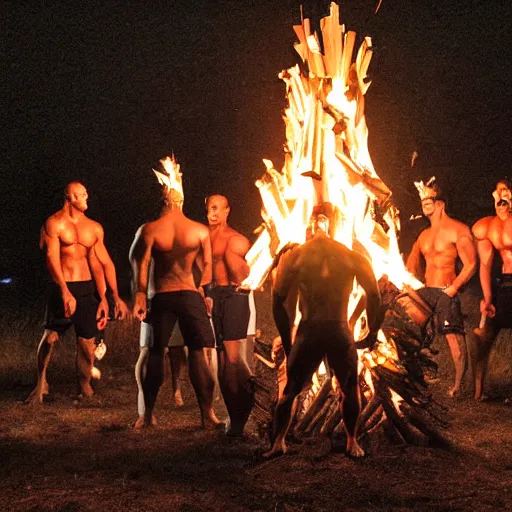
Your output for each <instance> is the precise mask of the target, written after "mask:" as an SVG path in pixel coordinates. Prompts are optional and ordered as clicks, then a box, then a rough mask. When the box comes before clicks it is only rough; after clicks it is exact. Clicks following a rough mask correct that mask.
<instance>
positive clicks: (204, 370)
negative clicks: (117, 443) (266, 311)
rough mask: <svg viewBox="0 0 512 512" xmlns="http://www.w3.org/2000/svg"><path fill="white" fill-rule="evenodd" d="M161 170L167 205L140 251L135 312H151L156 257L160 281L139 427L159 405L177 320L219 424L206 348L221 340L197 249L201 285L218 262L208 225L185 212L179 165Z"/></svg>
mask: <svg viewBox="0 0 512 512" xmlns="http://www.w3.org/2000/svg"><path fill="white" fill-rule="evenodd" d="M155 172H156V171H155ZM158 174H160V175H161V176H159V180H161V183H163V184H164V208H163V210H162V214H161V215H160V217H159V218H158V219H157V220H155V221H153V222H148V223H147V224H145V225H144V226H143V228H142V231H141V233H140V235H139V238H140V244H141V248H142V250H141V255H136V257H135V263H136V267H137V272H136V273H137V292H136V295H135V304H134V308H133V313H134V315H135V316H136V317H137V318H138V319H139V320H140V321H143V320H144V319H145V318H146V315H147V313H148V304H147V293H148V283H149V264H150V262H151V259H153V262H154V285H155V295H154V297H153V299H152V300H151V312H150V316H149V321H150V323H151V325H152V327H153V345H152V346H151V347H150V348H149V354H148V361H147V369H146V374H145V375H144V378H143V381H142V388H143V391H144V403H145V412H144V416H143V418H139V420H138V421H137V423H136V424H135V428H140V427H143V426H150V425H152V417H153V410H154V407H155V403H156V399H157V395H158V391H159V389H160V386H161V385H162V382H163V377H164V351H165V347H166V346H167V343H168V341H169V337H170V336H171V333H172V331H173V329H174V326H175V324H176V321H178V322H179V325H180V329H181V332H182V334H183V338H184V340H185V344H186V345H187V346H188V349H189V357H188V360H189V376H190V380H191V382H192V386H193V388H194V391H195V393H196V396H197V400H198V403H199V408H200V411H201V423H202V426H203V427H207V428H210V427H215V426H216V425H222V424H221V422H220V421H219V420H218V419H217V417H216V416H215V413H214V412H213V407H212V403H213V389H214V380H213V377H212V375H211V373H210V370H209V368H208V364H207V361H206V356H205V353H204V351H203V348H204V347H213V346H214V345H215V340H214V336H213V332H212V329H211V326H210V322H209V319H208V313H207V310H206V304H205V300H204V296H202V289H201V288H200V289H199V290H198V289H197V288H196V286H195V283H194V276H193V271H192V268H193V265H194V261H195V259H196V257H197V255H198V254H201V255H202V268H203V275H202V279H201V285H207V284H210V282H211V268H212V262H211V246H210V238H209V236H208V229H207V228H206V227H205V226H203V225H202V224H199V223H197V222H194V221H192V220H190V219H188V218H187V217H185V215H184V214H183V212H182V207H183V189H182V186H181V173H180V172H179V166H177V172H176V175H175V176H170V175H163V174H162V173H157V176H158ZM135 243H139V241H138V240H136V241H135Z"/></svg>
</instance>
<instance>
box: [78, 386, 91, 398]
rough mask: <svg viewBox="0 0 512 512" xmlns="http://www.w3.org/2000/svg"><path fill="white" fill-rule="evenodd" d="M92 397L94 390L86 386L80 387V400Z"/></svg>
mask: <svg viewBox="0 0 512 512" xmlns="http://www.w3.org/2000/svg"><path fill="white" fill-rule="evenodd" d="M93 395H94V389H92V387H91V386H90V385H89V384H87V385H86V386H82V387H81V389H80V396H81V397H82V398H91V397H92V396H93Z"/></svg>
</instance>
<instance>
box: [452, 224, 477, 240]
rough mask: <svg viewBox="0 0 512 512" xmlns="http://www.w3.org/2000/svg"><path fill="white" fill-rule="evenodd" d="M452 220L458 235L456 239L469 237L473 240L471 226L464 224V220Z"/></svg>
mask: <svg viewBox="0 0 512 512" xmlns="http://www.w3.org/2000/svg"><path fill="white" fill-rule="evenodd" d="M450 220H451V222H452V226H453V230H454V232H455V235H456V240H460V239H461V238H469V239H470V240H473V235H472V234H471V229H469V226H468V225H467V224H464V223H463V222H460V221H458V220H455V219H450Z"/></svg>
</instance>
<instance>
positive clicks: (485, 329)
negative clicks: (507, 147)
mask: <svg viewBox="0 0 512 512" xmlns="http://www.w3.org/2000/svg"><path fill="white" fill-rule="evenodd" d="M492 195H493V197H494V206H495V208H496V215H495V216H491V217H484V218H483V219H480V220H479V221H477V222H476V223H475V224H474V225H473V228H472V230H473V234H474V236H475V238H476V240H477V249H478V256H479V257H480V285H481V287H482V293H483V299H482V301H481V302H480V312H481V313H482V319H483V322H482V325H481V326H480V327H479V328H477V329H475V334H476V335H477V336H478V342H479V344H478V347H477V354H476V361H475V367H474V373H475V399H476V400H482V399H484V398H485V396H484V395H483V387H484V379H485V374H486V371H487V363H488V361H489V354H490V351H491V348H492V345H493V343H494V340H495V339H496V337H497V336H498V333H499V331H500V330H501V329H507V328H512V213H511V207H512V199H511V198H512V193H511V190H510V184H509V183H508V182H507V181H505V180H502V181H498V183H497V184H496V190H495V191H494V192H493V194H492ZM496 251H497V252H499V254H500V256H501V262H502V265H501V271H502V277H501V283H500V288H499V290H498V291H497V293H496V296H495V301H494V303H493V293H492V292H493V290H492V286H491V269H492V263H493V260H494V254H495V252H496ZM494 304H496V305H494Z"/></svg>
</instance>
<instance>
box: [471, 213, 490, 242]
mask: <svg viewBox="0 0 512 512" xmlns="http://www.w3.org/2000/svg"><path fill="white" fill-rule="evenodd" d="M493 218H494V217H483V218H482V219H479V220H477V221H476V222H475V223H474V224H473V227H472V228H471V231H472V232H473V235H474V236H475V238H476V239H477V240H484V239H485V238H487V235H488V231H489V226H490V225H491V222H492V220H493Z"/></svg>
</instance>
